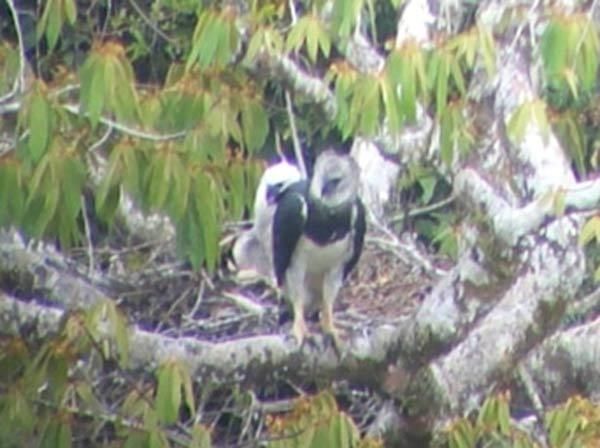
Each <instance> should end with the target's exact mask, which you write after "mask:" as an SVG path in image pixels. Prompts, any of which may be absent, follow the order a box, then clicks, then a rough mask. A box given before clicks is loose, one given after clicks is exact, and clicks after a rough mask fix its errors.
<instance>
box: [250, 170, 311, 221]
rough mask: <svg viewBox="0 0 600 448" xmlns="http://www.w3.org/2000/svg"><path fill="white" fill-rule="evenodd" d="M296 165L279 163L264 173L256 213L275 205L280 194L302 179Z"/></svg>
mask: <svg viewBox="0 0 600 448" xmlns="http://www.w3.org/2000/svg"><path fill="white" fill-rule="evenodd" d="M301 177H302V176H301V174H300V171H299V170H298V168H297V167H296V165H292V164H291V163H288V162H285V161H283V162H279V163H276V164H275V165H271V166H270V167H268V168H267V169H266V170H265V172H264V173H263V175H262V177H261V179H260V183H259V185H258V189H257V191H256V199H255V202H254V213H255V214H256V213H259V212H260V211H261V210H262V209H263V208H266V207H268V206H269V205H273V204H274V203H275V202H276V200H277V198H278V197H279V194H281V192H282V191H283V190H284V189H285V188H286V187H287V186H288V185H291V184H293V183H294V182H297V181H299V180H300V178H301Z"/></svg>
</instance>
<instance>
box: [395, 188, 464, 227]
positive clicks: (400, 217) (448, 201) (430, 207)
mask: <svg viewBox="0 0 600 448" xmlns="http://www.w3.org/2000/svg"><path fill="white" fill-rule="evenodd" d="M454 199H456V197H455V196H454V195H450V196H449V197H447V198H445V199H442V200H441V201H439V202H436V203H435V204H431V205H427V206H425V207H421V208H415V209H413V210H410V211H409V212H408V213H401V214H398V215H396V216H393V217H392V218H391V219H390V223H392V224H394V223H397V222H399V221H402V220H404V218H405V217H409V218H414V217H415V216H420V215H425V214H427V213H431V212H432V211H435V210H438V209H440V208H444V207H445V206H446V205H448V204H451V203H452V202H453V201H454Z"/></svg>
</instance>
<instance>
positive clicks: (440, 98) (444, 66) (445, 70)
mask: <svg viewBox="0 0 600 448" xmlns="http://www.w3.org/2000/svg"><path fill="white" fill-rule="evenodd" d="M449 64H451V61H449V60H448V56H446V55H444V56H442V57H440V61H439V64H438V67H437V68H438V72H437V78H436V79H437V82H436V95H435V108H436V113H437V116H438V117H441V116H442V114H443V113H444V109H445V108H446V103H447V101H448V76H449V74H450V66H449Z"/></svg>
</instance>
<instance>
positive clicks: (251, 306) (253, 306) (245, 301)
mask: <svg viewBox="0 0 600 448" xmlns="http://www.w3.org/2000/svg"><path fill="white" fill-rule="evenodd" d="M223 296H224V297H227V298H228V299H229V300H231V301H232V302H233V303H234V304H236V305H237V306H238V307H240V308H242V309H244V310H246V311H249V312H250V313H252V314H256V315H257V316H259V317H260V316H262V315H263V314H264V313H265V308H264V307H263V306H261V305H259V304H258V303H256V302H254V301H253V300H251V299H249V298H248V297H244V296H243V295H241V294H235V293H233V292H227V291H225V292H223Z"/></svg>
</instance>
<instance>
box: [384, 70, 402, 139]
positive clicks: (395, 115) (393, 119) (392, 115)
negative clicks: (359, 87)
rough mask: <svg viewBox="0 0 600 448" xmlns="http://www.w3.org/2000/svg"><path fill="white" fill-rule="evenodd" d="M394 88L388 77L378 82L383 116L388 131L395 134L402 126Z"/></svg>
mask: <svg viewBox="0 0 600 448" xmlns="http://www.w3.org/2000/svg"><path fill="white" fill-rule="evenodd" d="M395 89H396V86H395V85H394V84H392V80H391V79H390V76H389V75H388V76H385V77H384V78H382V79H381V80H380V92H381V98H382V100H383V106H384V108H385V114H386V118H387V121H388V126H389V128H390V131H392V132H395V131H398V130H399V129H400V126H402V115H401V112H400V104H399V101H398V96H397V95H396V92H395Z"/></svg>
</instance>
